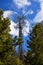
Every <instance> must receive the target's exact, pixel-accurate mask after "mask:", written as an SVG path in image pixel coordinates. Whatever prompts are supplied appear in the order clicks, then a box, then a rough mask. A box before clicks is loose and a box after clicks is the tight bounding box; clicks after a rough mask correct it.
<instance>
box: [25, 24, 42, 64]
mask: <svg viewBox="0 0 43 65" xmlns="http://www.w3.org/2000/svg"><path fill="white" fill-rule="evenodd" d="M27 47H28V48H30V50H28V53H27V56H26V59H25V63H26V65H28V64H30V65H43V24H41V23H38V24H37V25H36V26H35V27H34V28H33V31H32V32H31V37H30V42H29V41H28V46H27Z"/></svg>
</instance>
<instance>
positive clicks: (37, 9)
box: [0, 0, 43, 39]
mask: <svg viewBox="0 0 43 65" xmlns="http://www.w3.org/2000/svg"><path fill="white" fill-rule="evenodd" d="M0 9H3V10H4V14H3V16H4V17H5V18H6V17H9V18H10V20H11V25H10V28H11V32H10V34H12V35H18V33H19V29H17V30H16V29H14V26H16V25H17V23H15V21H16V16H22V15H24V16H25V22H26V25H25V27H24V28H23V36H24V37H25V39H27V34H28V33H30V32H29V31H30V30H31V29H32V26H34V25H35V24H36V23H39V22H41V21H42V20H43V0H38V1H37V0H0ZM26 26H27V28H26Z"/></svg>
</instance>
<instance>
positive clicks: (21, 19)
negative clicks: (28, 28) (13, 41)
mask: <svg viewBox="0 0 43 65" xmlns="http://www.w3.org/2000/svg"><path fill="white" fill-rule="evenodd" d="M24 26H25V21H24V17H21V16H18V17H17V26H16V27H15V28H18V29H19V38H18V45H19V51H18V52H19V57H20V59H22V60H23V46H22V45H23V44H22V43H23V34H22V29H23V27H24Z"/></svg>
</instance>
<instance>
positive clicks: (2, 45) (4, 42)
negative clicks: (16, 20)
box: [0, 10, 12, 65]
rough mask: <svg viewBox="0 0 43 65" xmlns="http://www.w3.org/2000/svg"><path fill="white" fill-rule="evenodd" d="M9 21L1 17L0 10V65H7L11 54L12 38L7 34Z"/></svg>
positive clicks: (0, 12)
mask: <svg viewBox="0 0 43 65" xmlns="http://www.w3.org/2000/svg"><path fill="white" fill-rule="evenodd" d="M9 25H10V20H9V19H8V18H4V17H3V11H2V10H0V65H8V64H7V63H8V62H9V61H8V59H9V57H10V54H11V48H12V37H11V35H10V34H9V31H10V27H9Z"/></svg>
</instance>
